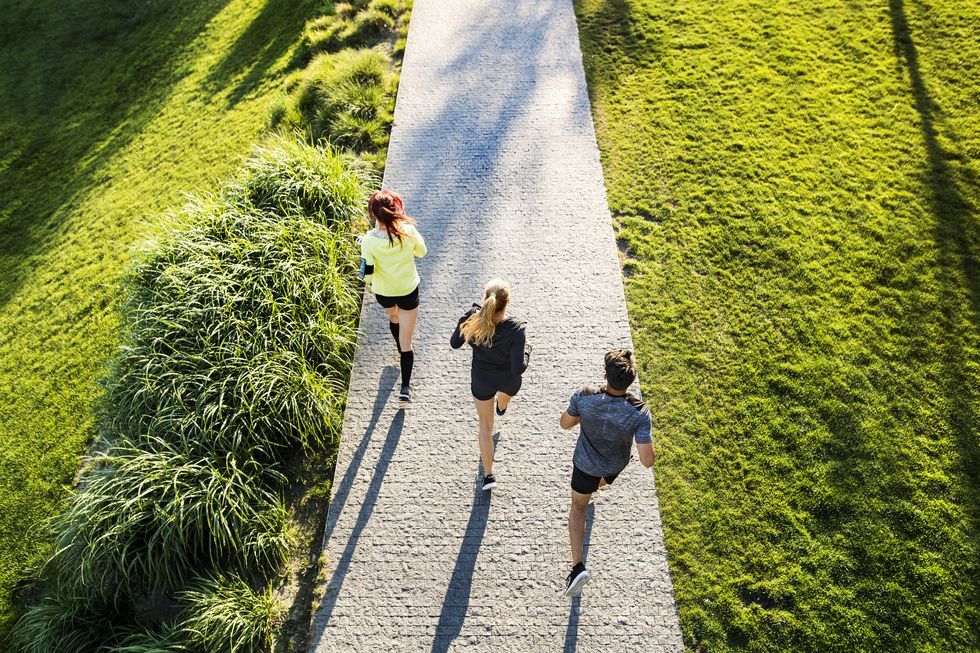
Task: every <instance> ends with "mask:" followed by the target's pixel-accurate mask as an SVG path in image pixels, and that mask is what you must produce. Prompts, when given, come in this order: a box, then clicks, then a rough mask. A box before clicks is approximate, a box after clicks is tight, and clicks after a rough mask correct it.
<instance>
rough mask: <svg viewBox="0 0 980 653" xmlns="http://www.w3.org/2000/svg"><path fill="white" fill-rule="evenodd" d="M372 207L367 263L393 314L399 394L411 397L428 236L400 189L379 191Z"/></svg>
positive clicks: (377, 293) (364, 242)
mask: <svg viewBox="0 0 980 653" xmlns="http://www.w3.org/2000/svg"><path fill="white" fill-rule="evenodd" d="M368 211H370V213H371V216H372V217H373V218H374V219H375V220H376V221H377V223H376V224H375V227H374V229H372V230H371V231H369V232H368V233H367V234H365V235H364V237H363V238H362V239H361V266H362V273H363V276H364V277H365V279H366V278H367V276H368V275H370V276H371V290H372V291H373V292H374V298H375V299H377V300H378V303H379V304H381V307H382V308H384V309H385V312H386V313H387V314H388V322H389V323H388V328H389V329H390V330H391V335H392V336H393V337H394V338H395V346H396V347H398V352H399V354H400V355H401V369H402V387H401V391H400V392H399V393H398V398H399V399H400V400H402V401H409V399H410V398H411V394H410V392H411V390H410V388H409V384H410V383H411V380H412V367H413V366H414V364H415V351H414V350H413V349H412V336H414V335H415V321H416V320H417V319H418V316H419V273H418V270H416V269H415V257H416V256H417V257H419V258H422V257H423V256H425V253H426V251H427V250H426V248H425V240H423V239H422V234H420V233H419V230H418V229H416V228H415V221H414V220H412V219H411V218H410V217H408V216H407V215H405V205H404V204H403V203H402V198H401V197H399V196H398V194H397V193H395V192H393V191H390V190H379V191H376V192H375V193H374V194H372V195H371V199H369V200H368Z"/></svg>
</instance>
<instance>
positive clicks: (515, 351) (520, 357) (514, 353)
mask: <svg viewBox="0 0 980 653" xmlns="http://www.w3.org/2000/svg"><path fill="white" fill-rule="evenodd" d="M525 344H527V336H526V335H525V334H524V325H523V324H522V325H521V326H520V327H518V329H517V335H516V336H514V342H512V343H511V345H510V371H511V373H512V374H524V371H525V370H526V369H527V358H526V357H525V356H524V349H525V347H524V345H525Z"/></svg>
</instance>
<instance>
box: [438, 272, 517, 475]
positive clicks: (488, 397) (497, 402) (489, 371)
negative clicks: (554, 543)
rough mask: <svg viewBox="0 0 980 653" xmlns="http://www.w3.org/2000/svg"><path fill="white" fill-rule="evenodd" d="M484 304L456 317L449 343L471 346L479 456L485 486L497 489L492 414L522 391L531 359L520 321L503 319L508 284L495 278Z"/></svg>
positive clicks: (507, 299) (456, 345)
mask: <svg viewBox="0 0 980 653" xmlns="http://www.w3.org/2000/svg"><path fill="white" fill-rule="evenodd" d="M483 297H484V299H483V305H482V306H480V305H479V304H473V308H471V309H470V310H468V311H466V313H465V314H464V315H463V317H461V318H459V323H458V324H457V325H456V330H455V331H454V332H453V336H452V338H451V339H450V341H449V344H451V345H452V347H453V349H459V348H460V347H462V346H463V343H467V342H468V343H469V344H470V346H471V347H472V348H473V366H472V368H471V373H470V390H471V391H472V392H473V401H474V403H475V404H476V413H477V415H479V417H480V458H481V459H482V460H483V489H484V490H492V489H493V488H495V487H497V479H496V478H495V477H494V475H493V414H494V413H497V415H503V414H504V413H505V412H507V406H508V405H510V400H511V399H513V398H514V396H515V395H516V394H517V393H518V391H519V390H520V389H521V382H522V378H521V375H522V374H524V370H526V369H527V364H528V361H529V358H530V350H529V349H528V348H527V347H526V337H525V335H524V322H520V321H518V320H515V319H514V318H512V317H507V305H508V304H510V286H508V285H507V283H506V282H505V281H501V280H500V279H494V280H492V281H491V282H490V283H488V284H487V286H486V288H485V289H484V290H483Z"/></svg>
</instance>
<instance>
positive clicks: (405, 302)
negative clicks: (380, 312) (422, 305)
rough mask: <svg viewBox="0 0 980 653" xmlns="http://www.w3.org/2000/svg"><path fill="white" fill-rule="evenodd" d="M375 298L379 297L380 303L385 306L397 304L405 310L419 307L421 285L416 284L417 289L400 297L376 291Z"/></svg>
mask: <svg viewBox="0 0 980 653" xmlns="http://www.w3.org/2000/svg"><path fill="white" fill-rule="evenodd" d="M374 298H375V299H377V300H378V303H379V304H381V306H382V307H384V308H392V307H394V306H397V307H398V308H400V309H402V310H403V311H410V310H412V309H413V308H418V307H419V287H418V286H415V290H413V291H412V292H410V293H408V294H407V295H402V296H400V297H389V296H388V295H379V294H377V293H375V295H374Z"/></svg>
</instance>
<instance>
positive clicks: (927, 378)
mask: <svg viewBox="0 0 980 653" xmlns="http://www.w3.org/2000/svg"><path fill="white" fill-rule="evenodd" d="M576 7H577V11H578V16H579V22H580V30H581V37H582V42H583V48H584V52H585V63H586V69H587V71H588V77H589V82H590V92H591V95H592V99H593V111H594V113H595V118H596V123H597V128H598V137H599V145H600V148H601V151H602V157H603V166H604V170H605V175H606V183H607V186H608V189H609V203H610V207H611V210H612V212H613V215H614V218H615V219H616V220H617V222H618V226H619V229H620V232H619V236H620V241H621V246H622V250H623V257H624V273H625V274H626V276H627V277H628V279H627V286H626V288H627V298H628V302H629V308H630V316H631V322H632V327H633V333H634V337H635V340H636V346H637V349H638V353H639V357H640V360H641V362H642V371H641V381H642V385H643V391H644V394H645V398H646V399H647V401H648V402H649V403H650V404H651V407H652V410H653V419H654V423H655V427H656V430H657V442H658V444H659V457H658V460H657V466H656V470H657V482H658V489H659V492H660V501H661V503H660V507H661V511H662V514H663V521H664V528H665V531H666V539H667V548H668V554H669V557H670V567H671V572H672V575H673V580H674V584H675V588H676V594H677V599H678V602H679V608H680V618H681V626H682V628H683V631H684V636H685V641H686V644H687V645H688V647H689V648H691V649H692V650H696V651H711V652H714V651H728V650H747V651H780V652H784V651H874V652H882V651H888V652H898V651H910V652H911V651H917V652H918V651H933V652H937V653H938V652H940V651H942V652H953V651H977V650H980V612H978V609H980V608H978V606H980V445H978V433H977V431H978V428H977V418H976V414H977V410H978V390H980V330H978V310H980V267H978V264H977V257H978V254H980V235H978V234H980V231H978V205H980V186H978V175H980V162H978V159H980V108H978V107H980V4H978V3H976V2H970V1H968V0H936V1H934V2H929V3H926V2H919V1H917V0H874V1H871V2H855V1H852V0H812V1H809V2H792V1H788V0H766V1H765V2H762V1H758V0H754V1H749V0H683V1H681V0H577V2H576Z"/></svg>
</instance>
